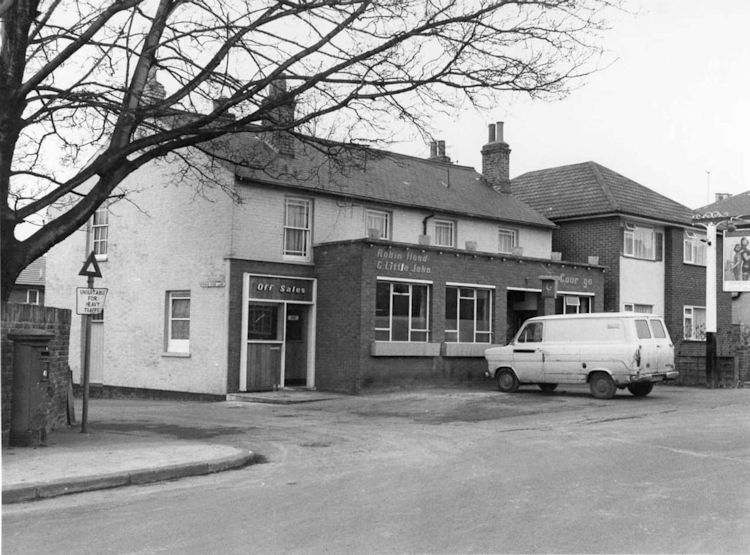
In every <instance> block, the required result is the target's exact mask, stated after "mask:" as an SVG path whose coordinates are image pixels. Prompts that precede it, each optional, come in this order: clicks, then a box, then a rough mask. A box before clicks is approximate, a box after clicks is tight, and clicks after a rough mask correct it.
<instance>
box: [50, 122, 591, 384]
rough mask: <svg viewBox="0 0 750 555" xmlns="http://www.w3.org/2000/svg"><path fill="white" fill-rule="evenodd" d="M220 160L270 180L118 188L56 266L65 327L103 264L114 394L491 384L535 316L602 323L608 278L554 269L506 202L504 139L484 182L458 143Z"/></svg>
mask: <svg viewBox="0 0 750 555" xmlns="http://www.w3.org/2000/svg"><path fill="white" fill-rule="evenodd" d="M214 147H215V148H220V149H222V154H224V151H227V152H228V151H231V152H232V153H234V154H236V155H240V156H246V157H247V159H248V160H249V161H251V162H252V161H255V162H257V161H258V160H262V161H263V163H262V164H256V165H255V166H252V165H250V163H249V162H248V161H247V160H245V161H240V163H237V164H236V165H233V166H230V165H227V164H219V165H214V167H213V169H214V170H215V177H214V179H215V183H214V185H215V186H213V187H203V188H199V187H198V186H197V184H193V186H190V185H191V184H190V183H188V184H185V183H182V184H175V183H174V177H173V176H174V168H172V167H170V166H168V165H165V164H156V163H154V164H150V165H148V166H145V167H143V168H141V169H140V170H139V171H138V172H136V173H135V174H133V175H131V176H130V177H129V178H128V179H127V181H126V182H125V183H123V185H122V188H123V190H128V191H129V197H128V199H129V202H116V203H111V204H109V205H107V206H103V207H101V208H100V210H99V211H98V212H97V214H96V216H95V217H94V218H93V220H92V221H91V222H90V224H89V225H88V226H87V228H86V229H82V230H81V231H80V232H79V233H76V234H75V235H74V236H73V237H70V238H69V239H67V240H66V241H64V242H63V243H61V244H60V245H57V246H56V247H55V248H54V249H52V251H51V252H50V254H49V262H48V267H49V279H48V302H49V303H51V304H54V305H55V306H63V307H69V308H74V306H73V300H74V294H73V293H74V289H75V287H80V286H83V285H84V283H83V282H84V279H83V278H81V277H79V276H77V272H78V270H79V268H80V267H81V264H82V263H83V261H84V259H85V258H86V256H87V255H88V253H89V252H91V251H93V252H94V253H95V254H96V257H97V260H98V264H99V267H100V268H101V272H102V278H101V279H97V280H96V283H95V287H98V288H99V287H101V288H107V289H108V294H107V300H106V304H105V308H104V312H103V314H102V315H99V316H98V317H97V319H96V320H95V321H94V322H93V324H92V339H91V342H92V352H91V382H92V383H93V384H100V385H101V386H102V388H103V390H104V391H106V390H120V391H123V390H124V391H135V390H149V391H154V390H158V391H161V392H165V391H168V392H181V393H190V394H200V395H211V396H225V395H226V394H229V393H234V392H243V391H255V390H268V389H273V388H278V387H290V386H302V387H308V388H318V389H322V390H331V391H342V392H348V393H357V392H359V391H361V390H362V389H363V388H367V387H374V386H388V385H393V384H399V385H403V384H423V383H441V382H445V381H466V380H472V379H484V377H483V375H484V370H485V361H484V358H483V352H484V349H485V348H486V347H487V346H488V345H489V344H491V343H502V342H505V340H506V339H507V338H508V336H509V335H510V334H512V333H513V332H514V331H515V330H516V329H517V328H518V326H519V325H520V324H521V323H522V322H523V320H525V319H526V318H528V317H529V316H531V315H536V314H549V313H554V312H570V311H575V312H578V311H597V310H602V309H603V307H604V305H603V302H604V297H603V294H604V276H605V274H604V268H603V267H602V266H600V265H598V264H595V263H590V262H589V261H588V260H585V259H584V260H585V261H582V262H570V261H565V260H561V259H560V258H559V257H554V256H553V254H552V250H553V249H552V241H553V230H554V229H555V224H554V223H552V222H551V221H550V220H549V219H547V218H546V217H545V216H543V215H541V214H539V213H538V212H537V211H535V210H533V209H532V208H530V207H529V206H528V205H527V204H525V203H524V202H522V201H520V200H518V199H517V198H516V197H515V196H513V195H511V194H510V193H509V185H510V180H509V176H508V163H509V154H510V148H509V146H508V145H507V144H506V143H505V142H504V141H503V138H502V124H498V125H497V126H496V125H494V124H493V125H491V126H490V140H489V141H488V143H487V144H485V146H484V147H483V149H482V153H483V171H482V174H480V173H477V171H475V170H474V169H473V168H470V167H466V166H461V165H457V164H452V163H451V162H450V158H449V157H448V156H447V155H446V153H445V146H444V143H443V142H436V143H434V144H432V145H431V152H430V157H429V158H419V157H414V156H405V155H401V154H395V153H391V152H385V151H381V150H375V149H371V148H364V147H362V148H358V149H355V150H354V151H344V152H342V153H340V154H325V153H323V152H321V151H320V150H317V149H315V148H311V147H310V146H309V145H305V144H303V143H301V142H299V141H296V140H293V139H292V138H291V137H289V136H284V135H276V136H273V137H270V138H268V137H258V136H254V135H250V134H243V135H238V136H235V137H232V138H230V139H227V140H225V141H221V142H216V143H214ZM248 153H252V156H250V155H248ZM206 162H207V163H208V162H210V160H206ZM143 184H148V186H143ZM222 189H223V190H222ZM224 191H229V193H230V194H226V193H225V192H224ZM553 258H555V259H553ZM79 320H80V319H79V318H77V317H74V322H73V326H72V331H71V337H72V341H71V359H70V365H71V368H72V369H73V372H74V375H75V376H76V377H78V376H79V375H80V368H81V364H80V359H81V352H80V344H81V343H80V339H79V338H80V333H81V331H80V321H79Z"/></svg>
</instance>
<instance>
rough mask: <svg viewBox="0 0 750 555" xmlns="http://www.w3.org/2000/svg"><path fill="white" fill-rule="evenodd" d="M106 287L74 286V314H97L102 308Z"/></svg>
mask: <svg viewBox="0 0 750 555" xmlns="http://www.w3.org/2000/svg"><path fill="white" fill-rule="evenodd" d="M107 291H108V289H106V288H100V289H91V288H88V287H76V293H77V295H76V314H99V313H100V312H102V311H103V310H104V299H106V298H107Z"/></svg>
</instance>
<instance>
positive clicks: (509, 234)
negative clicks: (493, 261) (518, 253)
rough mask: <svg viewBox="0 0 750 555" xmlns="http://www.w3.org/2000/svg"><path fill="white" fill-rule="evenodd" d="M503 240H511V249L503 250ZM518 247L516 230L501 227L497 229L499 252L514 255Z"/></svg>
mask: <svg viewBox="0 0 750 555" xmlns="http://www.w3.org/2000/svg"><path fill="white" fill-rule="evenodd" d="M503 238H510V249H508V250H503V240H502V239H503ZM516 246H518V232H517V231H516V230H515V229H508V228H505V227H499V228H498V229H497V252H499V253H503V254H512V253H513V249H514V248H515V247H516Z"/></svg>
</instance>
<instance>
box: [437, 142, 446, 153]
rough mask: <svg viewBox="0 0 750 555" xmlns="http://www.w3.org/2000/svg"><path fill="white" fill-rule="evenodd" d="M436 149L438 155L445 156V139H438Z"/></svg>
mask: <svg viewBox="0 0 750 555" xmlns="http://www.w3.org/2000/svg"><path fill="white" fill-rule="evenodd" d="M437 149H438V156H445V141H438V143H437Z"/></svg>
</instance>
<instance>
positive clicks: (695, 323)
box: [682, 306, 706, 341]
mask: <svg viewBox="0 0 750 555" xmlns="http://www.w3.org/2000/svg"><path fill="white" fill-rule="evenodd" d="M682 329H683V330H684V332H683V333H684V338H685V339H692V340H693V341H705V340H706V308H705V307H702V306H685V307H683V310H682Z"/></svg>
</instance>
